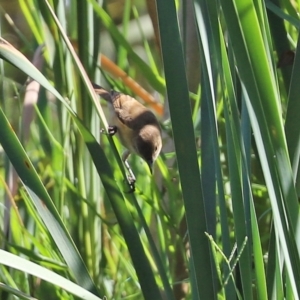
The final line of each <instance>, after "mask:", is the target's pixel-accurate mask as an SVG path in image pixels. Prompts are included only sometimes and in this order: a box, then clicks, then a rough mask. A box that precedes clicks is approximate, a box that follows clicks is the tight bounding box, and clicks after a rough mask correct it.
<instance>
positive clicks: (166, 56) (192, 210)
mask: <svg viewBox="0 0 300 300" xmlns="http://www.w3.org/2000/svg"><path fill="white" fill-rule="evenodd" d="M156 5H157V12H158V20H159V27H160V37H161V47H162V56H163V63H164V70H165V76H166V84H167V93H168V100H169V108H170V116H171V121H172V129H173V134H174V142H175V149H176V156H177V163H178V169H179V175H180V182H181V187H182V194H183V199H184V204H185V210H186V219H187V225H188V229H189V240H190V247H191V256H192V257H193V259H192V269H193V271H194V274H195V282H194V281H192V285H194V284H195V285H194V286H193V290H194V291H197V294H194V295H193V297H194V299H199V298H203V299H214V298H215V293H214V290H213V277H212V268H213V261H212V257H211V253H210V248H209V247H210V246H209V241H208V239H207V238H206V236H205V232H206V231H207V220H206V214H205V211H206V210H205V202H204V199H203V194H202V187H201V177H200V171H199V166H198V158H197V149H196V144H195V136H194V126H193V123H192V113H191V107H190V103H189V93H188V86H187V79H186V75H185V74H186V73H185V66H184V58H183V49H182V44H181V41H180V35H179V29H178V23H177V16H176V8H175V3H174V2H173V1H172V0H166V1H156ZM166 15H168V18H166V17H165V16H166ZM170 24H172V26H170ZM183 116H184V117H183ZM202 270H205V272H203V271H202Z"/></svg>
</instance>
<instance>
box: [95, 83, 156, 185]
mask: <svg viewBox="0 0 300 300" xmlns="http://www.w3.org/2000/svg"><path fill="white" fill-rule="evenodd" d="M93 87H94V89H95V92H96V93H97V94H98V95H100V96H101V97H102V98H103V99H104V100H106V101H108V102H109V103H111V104H112V105H111V106H112V117H111V126H109V128H108V132H109V133H110V134H111V135H113V134H115V133H116V132H118V134H119V137H120V140H121V143H122V144H123V145H124V146H125V147H126V148H127V150H126V151H125V152H124V153H123V155H122V159H123V161H124V163H125V165H126V167H127V169H128V170H129V172H130V175H131V177H133V178H132V180H133V182H134V181H135V178H134V175H133V173H132V171H131V169H130V167H129V165H128V163H127V158H128V157H129V155H130V154H131V153H136V154H137V155H139V156H140V157H141V158H143V159H144V160H145V161H146V162H147V164H148V166H149V168H150V172H151V173H152V166H153V162H154V161H155V160H156V158H157V157H158V155H159V153H160V150H161V147H162V138H161V128H160V126H159V123H158V121H157V118H156V117H155V115H154V114H153V112H152V111H150V110H149V109H148V108H146V107H145V106H144V105H142V104H141V103H139V102H138V101H137V100H135V99H134V98H132V97H131V96H129V95H125V94H122V93H119V92H116V91H114V90H111V91H110V92H109V91H107V90H105V89H104V88H102V87H101V86H99V85H97V84H94V83H93Z"/></svg>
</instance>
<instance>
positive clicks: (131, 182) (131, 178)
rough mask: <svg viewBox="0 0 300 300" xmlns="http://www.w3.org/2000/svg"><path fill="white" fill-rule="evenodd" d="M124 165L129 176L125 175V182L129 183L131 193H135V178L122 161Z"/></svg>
mask: <svg viewBox="0 0 300 300" xmlns="http://www.w3.org/2000/svg"><path fill="white" fill-rule="evenodd" d="M124 164H125V167H126V169H127V170H128V172H129V174H127V181H128V183H129V186H130V189H131V192H132V193H133V192H134V191H135V182H136V178H135V176H134V174H133V172H132V170H131V168H130V166H129V163H128V161H127V160H125V161H124Z"/></svg>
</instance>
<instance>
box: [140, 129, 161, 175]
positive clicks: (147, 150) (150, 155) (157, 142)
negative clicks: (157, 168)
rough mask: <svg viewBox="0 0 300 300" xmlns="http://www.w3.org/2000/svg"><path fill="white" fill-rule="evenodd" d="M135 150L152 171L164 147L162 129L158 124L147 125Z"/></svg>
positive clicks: (141, 132)
mask: <svg viewBox="0 0 300 300" xmlns="http://www.w3.org/2000/svg"><path fill="white" fill-rule="evenodd" d="M135 148H136V149H135V150H136V152H137V154H138V155H139V156H141V157H142V158H143V159H144V160H145V161H146V162H147V164H148V166H149V169H150V172H151V173H152V166H153V162H154V161H155V160H156V158H157V157H158V155H159V153H160V151H161V148H162V138H161V130H160V128H159V127H158V126H157V125H146V126H144V127H143V128H142V130H141V131H140V133H139V135H138V136H137V138H136V141H135Z"/></svg>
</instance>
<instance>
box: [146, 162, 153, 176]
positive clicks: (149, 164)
mask: <svg viewBox="0 0 300 300" xmlns="http://www.w3.org/2000/svg"><path fill="white" fill-rule="evenodd" d="M147 164H148V167H149V170H150V173H151V174H152V167H153V161H152V160H149V161H147Z"/></svg>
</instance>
